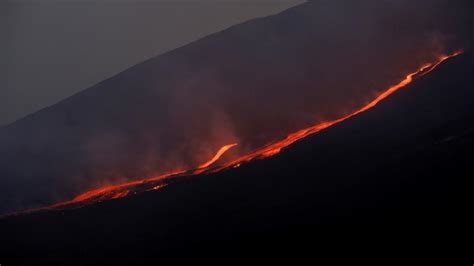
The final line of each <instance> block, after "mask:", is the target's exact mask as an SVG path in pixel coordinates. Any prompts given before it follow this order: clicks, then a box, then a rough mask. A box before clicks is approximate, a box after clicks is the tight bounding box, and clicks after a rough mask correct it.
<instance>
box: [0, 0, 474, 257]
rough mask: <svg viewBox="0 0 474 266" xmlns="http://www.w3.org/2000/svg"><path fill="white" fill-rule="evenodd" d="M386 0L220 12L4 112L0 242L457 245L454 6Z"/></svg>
mask: <svg viewBox="0 0 474 266" xmlns="http://www.w3.org/2000/svg"><path fill="white" fill-rule="evenodd" d="M383 2H384V3H385V5H379V4H378V3H379V1H377V2H375V1H361V2H358V3H357V4H355V3H354V1H311V2H308V3H305V4H303V5H300V6H298V7H295V8H292V9H289V10H287V11H285V12H282V13H281V14H278V15H275V16H271V17H267V18H262V19H257V20H252V21H249V22H246V23H243V24H240V25H236V26H234V27H231V28H230V29H227V30H225V31H223V32H220V33H216V34H213V35H210V36H208V37H206V38H204V39H202V40H199V41H197V42H194V43H191V44H189V45H187V46H184V47H181V48H179V49H176V50H174V51H172V52H170V53H167V54H164V55H160V56H157V57H155V58H152V59H150V60H149V61H146V62H144V63H142V64H139V65H137V66H134V67H132V68H130V69H128V70H125V71H124V72H122V73H120V74H118V75H117V76H114V77H112V78H110V79H108V80H106V81H104V82H102V83H99V84H97V85H96V86H94V87H92V88H89V89H87V90H85V91H84V92H82V93H80V94H78V95H75V96H73V97H71V98H69V99H66V100H65V101H63V102H60V103H58V104H56V105H54V106H52V107H49V108H47V109H45V110H42V111H40V112H38V113H35V114H33V115H31V116H29V117H26V118H24V119H22V120H19V121H17V122H16V123H13V124H11V125H9V126H6V127H4V128H1V129H0V148H1V150H2V154H1V155H0V166H1V168H0V171H1V175H2V180H1V182H2V186H1V187H0V192H1V194H0V195H1V196H0V199H1V205H0V210H1V213H8V212H12V211H13V212H14V211H19V210H22V209H26V210H30V211H27V212H19V213H18V215H11V216H4V217H3V218H2V219H0V235H1V236H2V238H1V239H2V249H1V252H2V253H0V259H4V260H5V262H7V263H9V262H12V264H15V263H17V264H20V265H30V264H44V265H46V264H47V265H52V264H53V265H54V264H61V265H64V264H67V265H84V264H86V265H88V264H128V265H130V264H132V265H133V264H137V263H141V264H143V263H144V262H145V261H157V263H175V264H176V263H181V262H187V263H194V262H196V260H197V259H203V260H204V261H206V262H210V261H217V262H219V263H220V264H228V263H227V262H229V263H233V262H237V264H242V263H248V262H249V261H254V260H255V258H258V259H261V260H263V262H266V263H269V262H281V259H282V257H287V258H288V259H289V260H290V261H291V262H293V263H294V262H295V258H307V257H314V256H317V257H319V256H322V255H324V254H326V251H327V250H332V251H334V250H336V251H338V250H339V251H338V252H336V254H338V253H339V255H340V254H341V253H343V254H347V253H346V250H353V251H355V250H357V251H358V250H359V249H361V250H362V249H366V250H371V252H373V253H383V252H384V251H385V252H386V251H387V250H390V249H393V248H394V246H396V245H395V244H394V243H398V242H400V243H403V245H404V247H406V248H409V249H413V250H415V251H416V252H418V253H420V252H421V249H420V246H422V247H424V248H428V249H429V251H430V253H431V254H432V253H433V252H437V251H439V252H440V253H441V251H443V250H444V251H446V250H447V249H448V248H452V247H456V248H457V247H458V246H457V245H456V243H458V241H457V239H455V237H454V236H459V235H464V234H465V232H466V231H467V230H468V227H469V219H468V217H467V211H466V210H468V209H469V206H468V202H469V201H468V188H469V186H468V179H469V178H470V177H471V176H472V175H473V174H474V173H473V168H472V166H471V162H470V161H471V158H473V157H474V156H473V155H474V154H473V149H472V147H473V141H474V127H473V123H472V122H473V121H474V108H472V106H474V91H473V90H472V84H473V83H474V75H473V74H474V73H472V72H473V69H474V68H473V67H474V56H473V54H472V50H471V49H470V46H469V43H470V39H469V36H470V34H471V32H470V30H471V29H472V28H470V26H469V25H472V23H471V24H469V22H471V20H469V19H468V18H470V14H468V15H467V16H463V15H462V14H464V13H463V12H464V11H463V10H464V8H465V7H466V6H465V5H463V4H461V2H462V3H464V2H463V1H459V2H456V1H454V2H450V3H449V4H447V2H445V1H435V2H434V3H436V4H434V6H433V7H432V8H427V7H426V5H425V4H413V3H411V2H410V5H409V4H407V3H408V1H397V2H395V1H383ZM407 7H409V8H408V9H407ZM441 11H443V12H441ZM454 11H456V12H454ZM368 13H370V14H371V15H370V16H367V14H368ZM453 13H456V16H455V18H454V17H451V16H450V14H453ZM328 14H332V15H337V16H336V17H338V18H339V20H336V19H335V17H333V16H329V15H328ZM341 17H343V18H344V19H342V20H341ZM401 17H403V18H404V19H403V20H400V18H401ZM446 18H452V20H451V19H450V20H449V22H447V20H446ZM466 22H468V23H467V25H468V26H465V25H466V24H465V23H466ZM466 28H469V29H467V30H466ZM353 29H357V30H358V31H357V32H355V31H354V30H353ZM401 29H402V30H401ZM466 36H468V37H466ZM361 239H364V240H369V241H371V242H372V245H368V246H362V245H361ZM459 250H462V247H460V248H459ZM438 254H439V253H438ZM304 255H306V256H304ZM418 255H420V254H418ZM0 263H3V262H0Z"/></svg>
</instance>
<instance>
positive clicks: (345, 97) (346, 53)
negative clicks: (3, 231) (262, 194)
mask: <svg viewBox="0 0 474 266" xmlns="http://www.w3.org/2000/svg"><path fill="white" fill-rule="evenodd" d="M470 2H472V1H469V0H430V1H415V2H414V1H411V0H398V1H393V0H383V1H381V0H364V1H352V0H337V1H336V0H334V1H308V2H307V3H304V4H302V5H299V6H296V7H294V8H290V9H288V10H286V11H284V12H282V13H280V14H277V15H274V16H269V17H265V18H259V19H255V20H251V21H247V22H245V23H242V24H239V25H235V26H232V27H230V28H228V29H226V30H224V31H222V32H218V33H215V34H212V35H209V36H207V37H205V38H202V39H200V40H197V41H196V42H193V43H190V44H188V45H185V46H183V47H180V48H178V49H176V50H173V51H170V52H168V53H165V54H162V55H159V56H156V57H154V58H150V59H149V60H147V61H145V62H143V63H140V64H138V65H136V66H133V67H131V68H129V69H127V70H124V71H123V72H122V73H119V74H117V75H115V76H113V77H111V78H109V79H107V80H104V81H103V82H100V83H99V84H96V85H94V86H92V87H90V88H88V89H85V90H84V91H81V92H80V93H78V94H76V95H73V96H71V97H70V98H68V99H65V100H64V101H61V102H59V103H57V104H55V105H53V106H50V107H48V108H45V109H43V110H41V111H39V112H37V113H34V114H31V115H29V116H28V117H25V118H24V119H21V120H19V121H17V122H15V123H13V124H11V125H8V126H5V127H1V128H0V214H5V213H9V212H15V211H19V210H23V209H30V208H37V207H44V206H48V205H51V204H55V203H58V202H62V201H67V200H71V199H73V198H74V197H76V196H78V195H80V194H82V193H84V192H86V191H90V190H94V189H99V188H102V187H103V186H105V185H115V184H119V183H122V182H126V181H132V180H139V179H144V178H149V177H155V176H160V175H162V174H167V173H170V172H177V170H178V172H179V171H180V170H188V169H195V168H196V167H198V166H199V165H201V164H202V163H204V162H206V161H208V160H209V159H210V158H212V157H213V155H214V154H215V152H216V151H217V150H219V148H221V147H223V146H224V145H228V144H231V143H238V145H237V146H236V147H234V148H232V150H231V151H230V152H229V153H226V156H227V155H228V156H232V154H234V155H236V156H242V155H245V154H247V153H248V152H249V151H252V150H254V149H256V148H259V147H261V146H263V145H266V144H268V143H269V142H272V141H275V140H277V139H279V138H281V137H284V136H287V135H288V134H290V133H292V132H294V131H296V130H299V129H302V128H305V127H308V126H311V125H314V124H317V123H318V122H323V121H327V120H332V119H335V118H339V117H341V116H342V115H344V114H347V113H348V112H349V111H351V110H355V109H356V108H358V107H360V106H362V105H363V104H364V103H365V102H367V101H370V100H371V99H373V98H374V97H375V95H378V94H380V93H381V91H382V90H385V89H386V88H387V87H388V86H389V85H392V84H396V83H397V82H399V81H400V80H401V79H403V78H404V77H405V75H406V74H407V73H410V72H411V71H414V70H416V69H418V68H419V67H420V66H422V65H423V64H426V63H430V62H434V61H436V59H437V57H438V56H439V55H440V54H450V53H451V52H452V51H453V50H456V49H458V48H462V47H466V45H465V43H466V42H469V40H470V39H469V38H470V36H471V35H470V34H471V31H469V30H470V29H469V30H466V28H469V25H471V24H469V23H470V21H469V20H468V19H469V18H470V17H471V13H472V12H469V9H468V8H467V7H466V6H467V4H469V3H470ZM72 63H73V62H72ZM78 71H80V70H78ZM25 78H27V77H25ZM229 159H232V158H229Z"/></svg>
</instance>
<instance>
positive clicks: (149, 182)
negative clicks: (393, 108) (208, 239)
mask: <svg viewBox="0 0 474 266" xmlns="http://www.w3.org/2000/svg"><path fill="white" fill-rule="evenodd" d="M461 53H462V51H457V52H455V53H453V54H450V55H442V56H439V57H438V60H437V61H436V62H433V63H430V64H425V65H423V66H421V67H420V68H419V69H418V70H416V71H414V72H412V73H410V74H408V75H407V76H406V77H405V78H404V79H403V80H402V81H400V82H399V83H397V84H395V85H393V86H391V87H389V88H388V89H387V90H385V91H384V92H382V93H381V94H380V95H378V96H377V97H376V98H375V99H373V100H372V101H370V102H369V103H367V104H366V105H364V106H362V107H361V108H359V109H357V110H355V111H353V112H352V113H350V114H347V115H345V116H343V117H340V118H338V119H334V120H330V121H326V122H322V123H318V124H315V125H313V126H311V127H308V128H304V129H301V130H298V131H296V132H294V133H291V134H289V135H288V136H287V137H285V138H284V139H282V140H279V141H276V142H273V143H270V144H267V145H266V146H264V147H262V148H259V149H257V150H255V151H253V152H250V153H248V154H246V155H244V156H241V157H239V158H237V159H235V160H233V161H231V162H226V163H223V164H221V165H217V166H214V164H215V163H216V162H217V161H218V160H219V159H220V158H221V156H222V155H223V154H224V153H225V152H227V151H228V150H229V149H231V148H232V147H235V146H236V145H237V143H232V144H228V145H225V146H223V147H221V148H220V149H219V150H218V151H217V153H216V154H215V155H214V157H212V158H211V159H210V160H209V161H207V162H205V163H203V164H201V165H200V166H198V167H197V168H195V169H191V170H187V171H183V170H178V171H174V172H171V173H168V174H164V175H160V176H156V177H151V178H148V179H143V180H138V181H131V182H127V183H123V184H118V185H111V186H107V187H103V188H99V189H95V190H91V191H88V192H85V193H82V194H80V195H78V196H76V197H75V198H74V199H72V200H70V201H66V202H62V203H57V204H54V205H52V206H49V207H46V208H39V209H35V210H41V209H50V208H63V207H78V206H79V207H80V206H84V205H86V204H91V203H94V202H100V201H103V200H110V199H118V198H122V197H125V196H127V195H130V194H136V193H138V192H142V191H148V190H157V189H160V188H162V187H164V186H166V185H168V183H165V181H171V180H172V178H173V177H176V176H184V175H197V174H200V173H214V172H217V171H221V170H223V169H227V168H237V167H240V166H241V165H242V164H244V163H247V162H249V161H253V160H257V159H263V158H267V157H270V156H273V155H275V154H278V153H279V152H280V151H281V149H283V148H285V147H287V146H288V145H290V144H292V143H294V142H295V141H297V140H299V139H302V138H304V137H306V136H308V135H311V134H314V133H316V132H319V131H321V130H323V129H326V128H328V127H330V126H332V125H334V124H337V123H340V122H342V121H344V120H346V119H349V118H351V117H353V116H355V115H357V114H360V113H362V112H365V111H367V110H368V109H370V108H372V107H374V106H375V105H377V104H378V103H379V102H380V101H382V100H383V99H385V98H387V97H388V96H390V95H391V94H392V93H394V92H396V91H397V90H399V89H401V88H403V87H405V86H406V85H408V84H410V83H411V82H412V81H413V79H414V78H415V77H421V76H423V75H426V74H428V73H429V72H431V71H432V70H433V69H434V68H436V67H437V66H438V65H439V64H441V63H442V62H444V61H445V60H447V59H449V58H452V57H455V56H457V55H459V54H461ZM35 210H29V211H27V212H30V211H35Z"/></svg>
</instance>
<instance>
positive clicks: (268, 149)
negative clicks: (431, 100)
mask: <svg viewBox="0 0 474 266" xmlns="http://www.w3.org/2000/svg"><path fill="white" fill-rule="evenodd" d="M462 53H463V51H462V50H458V51H456V52H454V53H452V54H450V55H441V56H439V57H438V60H437V61H436V62H434V63H428V64H425V65H423V66H422V67H420V68H419V69H418V70H417V71H415V72H412V73H410V74H408V75H407V76H406V77H405V79H403V80H402V81H400V82H399V83H397V84H396V85H393V86H392V87H390V88H388V89H387V90H385V91H384V92H382V93H381V94H380V95H379V96H377V97H376V98H375V99H374V100H372V101H370V102H369V103H367V104H366V105H364V106H362V107H361V108H359V109H357V110H356V111H354V112H352V113H350V114H348V115H346V116H343V117H341V118H338V119H334V120H331V121H326V122H322V123H318V124H316V125H313V126H311V127H308V128H304V129H301V130H298V131H296V132H294V133H291V134H289V135H288V136H287V137H286V138H284V139H283V140H280V141H276V142H273V143H271V144H268V145H266V146H264V147H263V148H260V149H258V150H255V151H253V152H251V153H249V154H247V155H244V156H242V157H240V158H238V159H236V160H234V161H231V162H229V163H226V164H224V165H222V166H220V167H217V168H215V169H213V170H212V172H216V171H220V170H222V169H225V168H229V167H239V166H240V165H241V164H242V163H246V162H249V161H252V160H255V159H263V158H267V157H270V156H272V155H275V154H277V153H279V152H280V151H281V149H283V148H284V147H286V146H288V145H290V144H292V143H294V142H295V141H297V140H299V139H302V138H304V137H306V136H308V135H311V134H314V133H316V132H319V131H321V130H323V129H325V128H328V127H330V126H332V125H334V124H337V123H340V122H342V121H344V120H346V119H348V118H351V117H353V116H355V115H357V114H360V113H362V112H364V111H367V110H368V109H370V108H372V107H374V106H375V105H377V104H378V103H379V102H380V101H382V100H383V99H385V98H387V97H388V96H390V95H391V94H392V93H394V92H396V91H397V90H399V89H400V88H403V87H405V86H406V85H408V84H410V83H411V82H412V81H413V79H414V78H415V77H420V76H424V75H426V74H428V73H429V72H431V71H432V70H433V69H434V68H436V67H437V66H438V65H439V64H441V63H443V62H444V61H445V60H447V59H449V58H452V57H455V56H458V55H460V54H462Z"/></svg>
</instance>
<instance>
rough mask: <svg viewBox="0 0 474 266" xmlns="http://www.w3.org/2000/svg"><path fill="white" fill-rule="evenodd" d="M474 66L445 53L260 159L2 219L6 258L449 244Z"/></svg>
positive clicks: (472, 114) (467, 150)
mask: <svg viewBox="0 0 474 266" xmlns="http://www.w3.org/2000/svg"><path fill="white" fill-rule="evenodd" d="M473 69H474V56H473V55H472V54H471V53H469V52H467V53H465V54H463V55H460V56H458V57H456V58H452V59H450V60H448V61H446V62H445V63H443V64H441V65H440V66H438V68H437V69H435V70H433V71H432V72H431V73H430V74H429V75H425V76H423V77H420V78H418V79H417V80H415V81H414V82H413V83H411V84H409V85H407V86H406V87H405V88H404V89H403V90H399V91H397V92H395V93H394V94H393V95H391V96H390V97H388V98H386V99H385V100H383V101H381V102H380V103H379V104H378V105H376V106H374V107H373V108H371V109H370V110H367V111H366V112H363V113H360V114H358V115H356V116H354V117H351V118H348V119H347V120H345V121H343V122H341V123H338V124H335V125H333V126H331V127H329V128H327V129H325V130H323V131H320V132H319V133H317V134H313V135H310V136H308V137H306V138H303V139H301V140H299V141H297V142H295V143H293V144H292V145H290V146H288V147H286V148H284V149H283V150H282V151H281V152H280V153H279V154H277V155H275V156H272V157H269V158H266V159H264V160H258V161H253V162H250V163H247V164H244V165H242V166H240V167H238V168H232V169H228V170H225V171H219V172H216V173H211V174H201V175H197V176H190V177H189V178H183V179H180V180H178V181H177V182H175V183H172V184H170V185H168V186H166V187H163V188H161V189H159V190H156V191H149V192H145V193H141V194H137V195H135V196H129V197H124V198H122V199H118V200H113V201H106V202H103V203H99V204H94V205H91V206H88V207H84V208H79V209H72V210H64V209H63V210H56V211H43V212H35V213H31V214H27V215H20V216H13V217H9V218H4V219H2V220H0V230H1V231H0V233H1V235H2V241H3V242H4V243H8V245H5V247H4V248H3V249H2V251H3V252H5V251H6V253H5V254H9V256H5V257H4V258H9V259H12V261H19V262H23V263H26V264H28V262H32V263H33V262H34V263H36V264H43V263H44V264H49V263H54V262H61V263H67V264H76V263H77V265H83V264H87V263H88V262H90V261H94V263H95V262H97V263H113V264H122V263H126V264H128V263H133V262H136V261H137V258H140V261H141V260H142V259H143V260H145V259H147V260H150V259H153V258H156V256H159V257H160V258H159V260H160V262H169V263H172V262H174V263H176V262H181V261H182V260H186V261H187V260H189V262H192V261H195V260H196V259H197V258H201V259H202V258H204V259H205V260H206V261H210V260H211V259H215V258H222V257H221V256H222V255H224V254H225V255H224V256H228V257H226V258H227V259H228V258H233V259H232V260H231V261H232V262H235V261H240V260H242V261H247V260H248V259H252V258H253V256H254V255H258V256H259V257H260V258H261V259H263V260H264V261H267V262H268V261H276V260H279V258H280V257H278V258H276V257H271V256H270V254H273V252H284V253H285V254H286V255H289V256H293V255H291V254H299V252H303V253H304V252H312V253H310V254H319V253H320V252H322V253H324V252H325V250H326V249H328V247H334V245H337V246H338V247H339V248H343V247H344V246H345V247H346V248H348V247H347V246H346V244H348V243H350V245H352V244H355V242H356V241H358V240H354V239H359V238H361V237H364V238H369V239H372V241H375V242H374V243H386V241H388V240H387V239H391V240H390V241H407V239H410V241H408V242H405V244H404V245H405V247H406V248H408V247H409V248H410V249H414V250H416V252H421V251H420V247H418V245H424V247H425V248H430V252H433V250H441V249H444V248H446V250H447V248H449V247H448V245H449V246H451V245H452V243H453V242H452V241H454V240H455V239H454V237H455V236H456V235H457V234H462V233H463V232H465V230H467V226H469V222H468V221H469V219H468V217H467V216H468V214H467V213H466V210H468V206H467V205H468V202H469V201H468V196H469V193H468V190H469V189H468V188H469V186H468V181H469V178H470V177H472V175H473V174H474V172H473V168H472V164H471V158H473V156H474V154H473V149H472V147H473V144H474V128H473V124H472V121H474V120H473V119H474V109H473V108H472V106H473V104H474V91H473V90H472V84H473V82H474V78H473V77H474V75H473V74H474V73H473V72H472V71H473ZM354 225H358V226H357V229H355V228H354ZM348 228H349V229H348ZM359 230H361V231H359ZM349 232H351V233H349ZM433 232H436V233H433ZM374 235H378V236H379V237H375V236H374ZM348 236H351V237H354V236H355V237H356V238H354V239H353V240H349V239H350V238H349V239H348V238H347V237H348ZM303 240H304V241H303ZM299 241H303V242H299ZM305 241H309V242H308V243H307V242H305ZM338 241H349V242H344V243H342V244H341V243H339V242H338ZM381 241H382V242H381ZM412 241H413V242H412ZM374 246H377V245H371V246H370V247H371V248H375V247H374ZM455 246H456V247H457V245H455ZM384 247H387V246H384ZM451 247H452V246H451ZM379 248H380V249H383V247H379ZM351 249H354V247H352V248H351ZM380 249H377V251H378V252H379V251H380ZM123 250H126V252H123ZM446 250H445V251H446ZM385 251H386V250H385ZM14 254H17V255H16V257H15V255H14ZM50 254H55V255H54V256H51V255H50ZM83 254H87V256H84V255H83ZM157 254H158V255H157ZM182 254H186V256H182ZM418 254H419V255H420V253H418ZM423 254H426V253H423ZM234 256H237V257H234ZM267 256H268V257H267ZM71 258H74V259H73V261H71ZM222 259H224V258H222Z"/></svg>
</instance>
